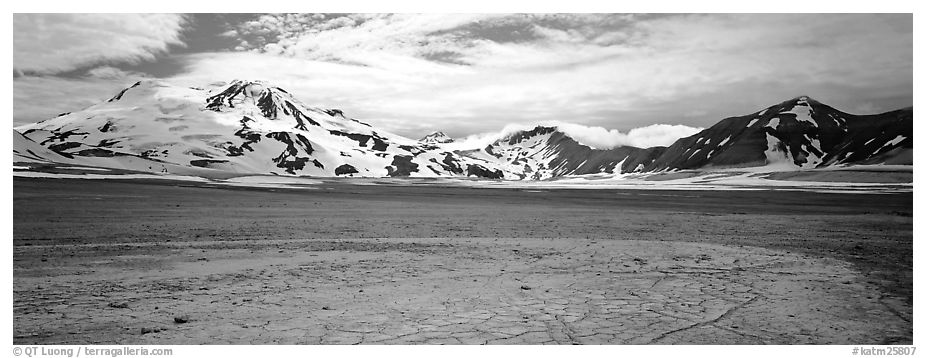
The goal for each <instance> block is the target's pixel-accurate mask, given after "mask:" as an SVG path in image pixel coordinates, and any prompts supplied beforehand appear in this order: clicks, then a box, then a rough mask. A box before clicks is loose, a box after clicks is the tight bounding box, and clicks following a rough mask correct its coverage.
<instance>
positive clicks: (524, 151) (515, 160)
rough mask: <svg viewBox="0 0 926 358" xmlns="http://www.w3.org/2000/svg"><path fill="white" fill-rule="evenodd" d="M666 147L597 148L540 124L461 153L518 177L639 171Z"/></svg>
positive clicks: (538, 177)
mask: <svg viewBox="0 0 926 358" xmlns="http://www.w3.org/2000/svg"><path fill="white" fill-rule="evenodd" d="M664 149H665V147H653V148H647V149H643V148H637V147H630V146H623V147H617V148H613V149H605V150H602V149H594V148H592V147H589V146H587V145H584V144H581V143H579V142H578V141H576V140H575V139H573V138H572V137H570V136H569V135H568V134H566V133H564V132H562V131H560V130H559V129H557V128H556V127H545V126H538V127H535V128H534V129H531V130H528V131H519V132H515V133H513V134H511V135H508V136H506V137H504V138H501V139H499V140H497V141H495V142H493V143H492V144H489V145H488V146H486V147H484V148H479V149H474V150H469V151H462V152H461V153H463V154H465V155H467V156H470V157H474V158H479V159H484V160H486V161H496V162H498V163H499V165H500V166H501V169H502V170H503V171H505V172H511V173H518V174H517V175H518V178H519V179H533V180H539V179H549V178H554V177H559V176H565V175H584V174H598V173H612V174H620V173H626V172H633V171H640V170H641V169H642V168H643V167H644V166H645V165H648V164H651V163H652V161H653V159H655V157H656V156H658V155H659V154H660V153H662V151H663V150H664Z"/></svg>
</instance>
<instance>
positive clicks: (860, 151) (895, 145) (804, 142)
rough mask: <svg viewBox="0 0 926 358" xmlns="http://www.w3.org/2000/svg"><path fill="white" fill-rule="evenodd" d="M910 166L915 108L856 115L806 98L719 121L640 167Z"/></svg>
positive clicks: (665, 168)
mask: <svg viewBox="0 0 926 358" xmlns="http://www.w3.org/2000/svg"><path fill="white" fill-rule="evenodd" d="M838 164H908V165H912V164H913V109H912V108H906V109H901V110H896V111H891V112H887V113H882V114H877V115H866V116H857V115H852V114H848V113H844V112H840V111H838V110H836V109H833V108H832V107H830V106H827V105H825V104H822V103H820V102H817V101H816V100H814V99H812V98H809V97H807V96H801V97H797V98H794V99H791V100H788V101H785V102H782V103H780V104H777V105H773V106H770V107H768V108H766V109H763V110H761V111H759V112H756V113H753V114H750V115H746V116H741V117H731V118H726V119H724V120H721V121H720V122H718V123H717V124H715V125H713V126H712V127H710V128H707V129H705V130H703V131H701V132H700V133H697V134H695V135H692V136H690V137H687V138H682V139H679V140H678V141H676V142H675V143H674V144H672V145H671V146H669V147H668V148H666V150H665V151H664V152H663V153H662V154H661V155H660V156H659V157H657V158H655V160H654V161H653V162H652V163H650V164H647V165H646V166H645V167H644V168H643V170H644V171H660V170H678V169H697V168H704V167H730V166H740V167H751V166H771V167H775V168H777V169H778V170H794V169H807V168H817V167H827V166H831V165H838Z"/></svg>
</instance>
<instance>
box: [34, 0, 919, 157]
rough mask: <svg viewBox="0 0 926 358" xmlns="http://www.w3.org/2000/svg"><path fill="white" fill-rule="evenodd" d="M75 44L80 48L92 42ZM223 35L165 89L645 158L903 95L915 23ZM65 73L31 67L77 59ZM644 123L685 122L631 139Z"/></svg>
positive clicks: (363, 19) (454, 17) (410, 19)
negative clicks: (733, 131) (513, 135)
mask: <svg viewBox="0 0 926 358" xmlns="http://www.w3.org/2000/svg"><path fill="white" fill-rule="evenodd" d="M16 16H19V15H16ZM20 21H21V20H20V18H18V17H17V18H16V22H17V24H16V26H17V27H18V26H19V22H20ZM110 30H111V29H110ZM113 32H114V31H109V30H106V31H103V33H104V34H105V35H106V36H104V38H112V37H111V36H114V35H112V33H113ZM78 33H80V35H79V36H78V37H80V38H81V40H80V41H77V42H78V43H81V41H85V40H83V38H84V37H93V36H89V35H87V34H86V33H81V32H78ZM18 36H19V35H18V31H17V41H19V40H18ZM32 36H38V35H32ZM107 36H110V37H107ZM222 36H225V37H234V38H236V39H238V40H239V42H240V47H241V50H248V51H251V52H217V53H198V54H187V55H179V56H176V57H175V59H176V61H177V62H178V63H182V64H183V68H184V72H183V73H181V74H178V75H176V76H173V77H172V78H168V80H169V81H170V82H175V83H177V84H181V85H203V84H206V83H211V82H214V81H220V80H221V81H228V80H231V79H233V78H250V79H264V80H268V81H270V82H272V83H274V84H275V85H277V86H280V87H282V88H285V89H287V90H288V91H289V92H291V93H293V94H294V95H296V96H297V97H299V98H300V99H302V100H303V101H304V102H306V103H307V104H309V105H315V106H320V107H334V108H341V109H343V110H345V112H346V113H347V114H348V115H350V116H353V117H356V118H358V119H361V120H364V121H366V122H369V123H371V124H373V125H375V126H377V127H380V128H384V129H386V130H389V131H393V132H396V133H399V134H402V135H405V136H408V137H412V138H419V137H421V136H423V135H424V134H426V133H429V132H431V131H435V130H443V131H445V132H448V133H450V134H455V135H459V136H464V135H467V134H472V133H485V132H490V131H493V130H495V129H497V128H502V127H505V126H506V125H508V124H511V123H522V124H523V123H531V124H533V123H540V122H558V123H563V122H570V123H576V124H581V125H583V126H587V127H589V128H594V127H599V128H600V130H589V131H585V130H581V129H575V130H574V132H576V133H584V134H587V138H585V139H584V141H586V142H589V143H590V144H591V143H595V144H593V145H603V146H605V147H607V146H609V145H611V144H613V143H622V144H628V145H642V144H646V145H642V146H648V145H659V144H658V143H663V144H667V143H665V141H666V140H668V138H674V137H678V136H681V135H683V134H684V133H687V132H689V131H688V130H685V128H694V127H701V126H709V125H712V124H714V123H716V121H718V120H719V119H721V118H725V117H728V116H734V115H742V114H746V113H751V112H753V111H757V110H760V109H762V108H764V107H765V106H768V105H771V104H774V103H777V102H779V101H782V100H785V99H787V98H791V97H794V96H797V95H805V94H806V95H810V96H813V97H815V98H817V99H819V100H821V101H824V102H825V103H828V104H830V105H833V106H834V107H837V108H840V107H841V106H842V105H845V108H850V107H851V105H853V104H856V103H864V102H872V103H873V104H874V105H875V106H877V107H879V108H880V107H883V108H886V109H893V108H891V106H892V105H885V104H884V102H883V100H884V99H885V98H888V97H890V98H893V100H894V101H897V98H900V100H899V101H901V102H903V101H905V100H904V98H906V97H909V98H911V99H912V47H913V45H912V43H913V42H912V16H910V15H902V14H901V15H866V14H854V15H853V14H850V15H844V14H787V15H764V14H762V15H748V14H712V15H670V16H666V15H659V16H650V15H583V14H575V15H504V14H488V15H478V14H477V15H473V14H426V15H414V14H399V15H380V14H372V15H371V14H356V15H346V16H332V15H321V14H307V15H299V14H295V15H293V14H289V15H266V16H261V17H260V18H258V19H256V20H255V21H252V22H247V23H244V24H241V25H240V26H238V27H237V28H236V29H235V30H234V31H228V32H226V33H224V34H222ZM154 37H157V38H161V39H162V41H160V42H159V43H170V41H171V40H163V39H164V38H167V39H170V38H171V37H170V36H154ZM129 39H130V40H129V41H128V42H130V43H134V42H135V41H134V40H131V39H134V37H133V36H129ZM90 45H92V46H90ZM90 45H88V46H89V47H90V48H93V47H95V46H96V44H95V41H91V42H90ZM136 45H137V43H136ZM81 46H82V45H81ZM114 47H117V48H122V47H121V46H114ZM80 48H81V47H80V46H78V50H79V49H80ZM134 48H137V46H135V47H134ZM17 51H18V50H17ZM104 52H105V51H104ZM116 52H118V51H116ZM143 52H144V51H143ZM95 53H100V51H96V52H95ZM106 53H109V52H106ZM114 53H115V52H114ZM147 53H149V54H150V53H151V51H149V52H147ZM76 54H77V56H75V59H80V58H93V56H89V55H86V54H84V52H83V51H76ZM107 56H109V57H106V58H108V59H110V60H113V59H116V58H118V56H115V55H111V56H110V55H107ZM19 62H21V61H19V60H16V63H17V65H18V63H19ZM40 62H41V61H40ZM63 62H64V63H65V64H66V65H67V66H65V65H54V64H55V63H56V62H55V61H50V62H49V64H44V65H42V66H44V67H45V68H51V69H54V68H57V67H62V68H63V67H68V66H72V65H73V63H72V62H75V61H63ZM76 62H80V61H76ZM462 64H465V65H462ZM18 68H19V67H17V69H18ZM100 71H103V70H100ZM104 72H105V71H104ZM17 81H18V80H17ZM51 92H55V91H51ZM37 93H38V92H37ZM107 94H108V93H107ZM905 96H906V97H905ZM18 99H19V97H17V100H18ZM17 105H19V102H17ZM902 105H909V104H906V103H902ZM652 123H665V124H685V125H686V126H678V127H661V126H653V127H652V128H649V129H647V130H643V127H647V126H648V125H650V124H652ZM634 127H637V128H638V129H640V130H639V131H637V132H634V131H633V130H631V131H627V132H617V131H613V132H611V131H608V130H607V129H606V128H619V129H621V130H627V129H629V128H634ZM682 127H685V128H682ZM585 132H588V133H585ZM580 135H581V134H580ZM644 138H645V139H644ZM661 138H666V139H661ZM651 143H657V144H651Z"/></svg>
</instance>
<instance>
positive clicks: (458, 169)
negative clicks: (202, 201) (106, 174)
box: [14, 80, 503, 178]
mask: <svg viewBox="0 0 926 358" xmlns="http://www.w3.org/2000/svg"><path fill="white" fill-rule="evenodd" d="M16 130H17V131H19V132H20V133H22V135H23V136H24V138H22V139H20V140H18V141H15V142H16V144H17V146H16V149H15V150H16V151H17V152H19V153H20V154H19V155H20V157H19V159H25V158H28V159H30V161H35V160H44V161H52V162H61V161H62V160H61V158H60V157H64V158H65V159H67V160H66V162H70V163H77V164H84V165H94V166H101V167H109V168H119V169H130V170H139V171H147V172H171V173H188V172H190V169H195V170H194V171H195V173H196V174H197V175H208V173H209V171H217V172H232V173H259V174H281V175H286V174H289V175H310V176H354V175H356V176H365V177H385V176H467V175H474V176H482V177H491V178H499V177H502V176H503V174H502V173H501V172H499V171H497V169H492V168H491V165H492V163H490V162H486V161H483V160H479V159H475V158H470V157H465V156H462V155H459V154H456V153H453V152H450V151H443V150H440V149H439V148H433V147H429V146H426V145H424V144H422V143H420V142H418V141H416V140H412V139H408V138H405V137H402V136H399V135H396V134H392V133H389V132H387V131H382V130H377V129H375V128H373V127H371V126H370V125H369V124H366V123H363V122H360V121H358V120H355V119H352V118H349V117H346V116H345V115H344V113H342V112H341V111H340V110H338V109H326V108H315V107H309V106H306V105H305V104H303V103H301V102H300V101H299V100H297V99H295V98H294V97H293V96H291V95H290V94H289V93H288V92H286V91H285V90H283V89H281V88H278V87H272V86H269V85H267V84H265V83H262V82H260V81H239V80H236V81H233V82H232V83H230V84H227V85H225V86H222V87H217V88H213V89H211V90H206V89H201V88H186V87H176V86H171V85H168V84H166V83H163V82H160V81H142V82H138V83H136V84H134V85H133V86H131V87H129V88H126V89H124V90H123V91H121V92H119V93H118V94H117V95H116V96H114V97H113V98H111V99H110V100H108V101H106V102H104V103H100V104H97V105H94V106H91V107H88V108H86V109H84V110H81V111H77V112H73V113H66V114H63V115H61V116H59V117H56V118H52V119H49V120H46V121H42V122H39V123H35V124H30V125H26V126H22V127H18V128H16ZM15 137H16V133H14V139H15ZM23 139H27V140H23ZM32 143H37V144H38V146H39V147H44V148H47V149H48V150H50V151H51V153H48V152H42V153H39V152H38V151H40V149H39V148H36V147H35V146H34V145H32ZM30 149H31V150H32V153H33V154H34V155H31V156H29V157H25V154H22V153H28V152H29V150H30ZM487 166H488V167H487ZM204 173H205V174H204Z"/></svg>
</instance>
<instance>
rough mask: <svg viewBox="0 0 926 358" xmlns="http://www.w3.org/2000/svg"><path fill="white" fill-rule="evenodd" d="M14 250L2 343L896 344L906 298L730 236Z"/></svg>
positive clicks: (905, 333)
mask: <svg viewBox="0 0 926 358" xmlns="http://www.w3.org/2000/svg"><path fill="white" fill-rule="evenodd" d="M14 251H15V252H14V256H16V257H17V258H18V259H19V260H20V262H28V263H29V264H28V265H27V264H22V263H16V264H15V265H14V307H13V311H14V317H16V319H15V321H14V327H13V328H14V343H16V344H36V343H38V344H64V343H84V344H86V343H97V344H200V343H209V344H574V343H578V344H650V343H654V344H763V343H769V344H867V343H870V344H884V343H910V341H911V340H912V339H911V337H912V324H911V323H910V320H911V310H910V307H909V306H908V305H903V304H901V301H899V300H896V299H892V298H890V296H886V295H882V294H881V293H880V292H879V289H878V288H877V287H876V286H872V285H870V284H868V283H865V281H864V280H862V279H860V277H859V276H858V273H857V272H856V271H853V270H852V269H851V266H850V265H849V264H847V263H846V262H844V261H840V260H836V259H828V258H814V257H809V256H803V255H800V254H796V253H786V252H784V251H776V250H770V249H762V248H755V247H746V246H744V247H737V246H725V245H717V244H705V243H686V242H661V241H632V240H589V239H563V238H560V239H537V238H507V239H495V238H471V239H468V238H447V239H439V238H438V239H344V240H285V241H273V240H244V241H201V242H183V243H160V244H146V243H125V244H77V245H48V246H18V247H15V248H14ZM42 257H51V258H53V259H47V260H44V261H42V260H40V258H42ZM175 317H184V318H188V319H189V321H188V322H185V323H175V321H174V318H175ZM143 329H144V330H146V333H145V334H142V330H143Z"/></svg>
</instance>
